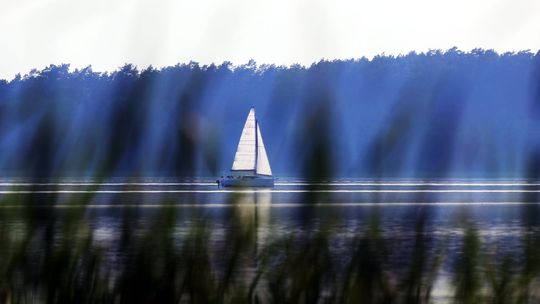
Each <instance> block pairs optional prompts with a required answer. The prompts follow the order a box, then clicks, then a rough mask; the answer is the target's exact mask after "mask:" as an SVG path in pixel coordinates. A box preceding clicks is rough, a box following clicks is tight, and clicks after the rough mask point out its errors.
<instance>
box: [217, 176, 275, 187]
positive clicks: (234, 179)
mask: <svg viewBox="0 0 540 304" xmlns="http://www.w3.org/2000/svg"><path fill="white" fill-rule="evenodd" d="M219 186H220V187H225V188H228V187H238V188H273V187H274V178H273V177H262V176H231V177H225V178H221V179H220V180H219Z"/></svg>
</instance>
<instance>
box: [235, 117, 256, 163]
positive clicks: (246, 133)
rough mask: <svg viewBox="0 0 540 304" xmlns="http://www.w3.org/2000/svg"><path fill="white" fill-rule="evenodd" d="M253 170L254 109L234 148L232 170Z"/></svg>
mask: <svg viewBox="0 0 540 304" xmlns="http://www.w3.org/2000/svg"><path fill="white" fill-rule="evenodd" d="M255 169H256V168H255V109H254V108H251V110H250V111H249V114H248V117H247V119H246V123H245V124H244V129H243V130H242V135H241V136H240V142H239V143H238V147H237V148H236V154H235V155H234V162H233V166H232V170H255Z"/></svg>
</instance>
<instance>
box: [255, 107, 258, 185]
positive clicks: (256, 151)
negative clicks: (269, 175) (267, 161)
mask: <svg viewBox="0 0 540 304" xmlns="http://www.w3.org/2000/svg"><path fill="white" fill-rule="evenodd" d="M256 117H257V116H255V170H254V172H255V175H257V162H258V161H259V136H257V134H258V133H257V131H258V129H259V122H258V121H257V118H256Z"/></svg>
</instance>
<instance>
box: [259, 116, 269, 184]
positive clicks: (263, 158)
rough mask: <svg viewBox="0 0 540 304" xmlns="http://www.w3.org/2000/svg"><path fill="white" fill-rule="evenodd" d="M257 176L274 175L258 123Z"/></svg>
mask: <svg viewBox="0 0 540 304" xmlns="http://www.w3.org/2000/svg"><path fill="white" fill-rule="evenodd" d="M257 146H258V147H257V148H258V149H257V170H256V173H257V174H262V175H272V169H270V162H268V156H267V155H266V149H265V148H264V143H263V139H262V136H261V128H260V127H259V124H258V123H257Z"/></svg>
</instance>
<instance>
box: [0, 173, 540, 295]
mask: <svg viewBox="0 0 540 304" xmlns="http://www.w3.org/2000/svg"><path fill="white" fill-rule="evenodd" d="M0 195H1V198H2V204H1V209H0V216H1V219H2V221H1V222H0V223H1V228H0V229H1V230H0V232H1V233H0V235H4V240H8V241H5V242H4V245H5V246H3V249H0V253H1V254H3V255H4V256H9V255H10V254H12V253H13V251H15V250H16V248H18V247H17V246H18V245H17V244H19V241H16V240H18V239H25V238H27V239H30V240H32V241H33V240H34V239H35V237H33V236H31V235H30V236H29V231H33V232H32V233H40V232H39V230H37V229H35V227H40V225H41V226H43V227H48V228H47V229H49V230H51V231H49V232H47V233H49V234H50V235H49V236H47V237H48V238H49V239H48V240H49V241H51V242H53V243H54V244H62V242H63V241H66V240H68V241H69V242H78V241H77V240H79V239H78V237H79V234H81V233H83V232H84V233H83V234H84V235H86V237H87V241H88V242H89V244H91V245H87V246H89V247H88V248H91V249H92V250H93V249H95V248H99V252H100V256H101V260H102V261H103V262H102V263H103V265H106V267H107V268H109V269H112V270H111V272H110V273H109V274H108V275H107V277H112V278H115V279H114V280H119V278H121V277H123V276H122V273H124V274H125V272H126V271H127V270H126V269H129V267H130V266H129V265H130V263H133V256H138V255H139V254H140V252H139V251H138V250H140V249H141V246H142V247H144V244H145V242H146V243H152V241H151V240H149V239H147V238H150V239H152V238H155V239H160V237H161V236H160V235H161V234H163V235H166V236H167V237H166V240H163V241H162V242H161V243H159V244H157V245H156V246H157V247H156V252H160V253H159V254H161V255H165V256H166V255H167V254H168V252H169V251H170V252H182V250H183V249H185V248H187V247H189V246H191V245H189V246H188V245H186V244H187V241H186V240H187V239H189V237H190V236H193V234H194V233H195V232H194V231H197V230H196V227H203V228H204V229H205V231H206V232H205V233H206V234H204V236H205V237H202V236H201V237H200V238H201V239H204V242H205V246H202V247H197V246H195V245H193V244H192V245H193V248H195V249H194V250H195V251H196V252H195V253H196V255H199V254H200V255H203V256H208V261H209V262H208V263H209V265H210V266H207V267H208V268H209V270H208V271H209V273H212V274H214V275H215V276H216V277H218V278H222V279H223V278H224V277H227V276H226V275H225V274H226V273H227V269H229V268H231V267H233V266H230V260H229V259H228V258H227V257H229V256H235V253H238V255H239V256H241V257H239V258H238V260H234V261H236V262H235V263H234V264H233V265H234V269H235V272H234V273H236V280H239V281H249V282H251V281H253V277H256V273H257V270H258V269H259V268H261V267H262V266H260V264H259V263H261V262H260V260H261V259H262V258H261V255H263V256H264V254H265V252H266V254H268V256H269V258H268V259H269V260H271V261H270V262H268V263H269V265H272V267H277V268H276V269H281V268H279V267H285V266H283V265H288V266H287V267H290V268H289V269H288V272H287V273H289V274H288V275H291V274H290V273H291V272H295V271H298V272H304V271H306V267H307V266H306V265H310V264H309V262H308V263H307V264H305V265H303V264H302V263H301V262H299V261H301V260H303V259H304V258H302V254H305V255H306V256H305V259H308V260H309V259H314V261H313V263H315V264H314V265H313V267H315V268H316V269H318V268H317V263H318V262H317V261H319V260H318V259H321V258H322V257H321V256H319V255H320V254H322V252H326V253H325V257H326V258H328V261H330V262H328V263H329V264H330V265H331V266H330V267H329V268H330V269H331V270H328V269H327V268H324V269H323V268H321V269H319V270H320V273H322V274H324V275H327V273H328V272H331V273H333V275H332V277H336V278H337V279H336V280H335V281H334V284H337V285H339V283H335V282H336V281H337V282H341V281H343V280H346V277H348V276H347V275H345V274H346V273H348V272H350V271H351V268H353V266H355V265H353V264H354V263H355V262H354V261H355V259H354V257H355V256H362V257H363V258H364V259H372V260H369V262H368V265H373V264H377V265H379V266H380V267H379V268H383V269H382V270H380V272H381V273H383V274H384V277H385V278H386V280H387V281H388V284H389V285H390V286H394V287H395V288H396V289H397V288H398V287H396V286H401V283H399V282H400V281H402V280H405V278H407V277H408V275H407V274H408V273H410V270H411V269H412V268H411V267H412V266H411V265H413V264H414V261H415V259H416V257H417V256H418V251H419V250H420V251H421V253H422V254H421V257H422V260H423V262H425V265H426V267H424V268H425V269H428V268H430V267H431V266H433V269H434V270H433V271H432V275H434V276H433V278H432V279H431V280H432V282H433V284H434V285H435V288H434V289H433V291H432V296H433V297H434V298H435V299H436V300H437V301H438V302H444V301H446V300H448V299H450V298H451V297H452V295H453V293H454V288H455V286H454V285H455V284H454V283H452V282H457V281H459V275H461V274H460V272H462V271H464V270H463V269H464V268H463V267H465V266H463V261H464V260H466V259H465V258H464V256H463V255H464V252H468V253H467V254H469V255H474V256H478V258H477V260H478V265H476V264H475V265H473V266H474V267H478V268H479V269H480V268H481V269H484V270H478V273H479V275H478V278H477V280H479V281H481V279H480V277H481V276H482V273H484V272H485V268H486V265H490V266H489V267H492V269H493V271H492V272H495V273H498V272H499V270H500V269H502V268H500V267H503V266H501V264H502V263H503V262H504V261H511V263H510V264H511V265H512V266H511V267H509V268H508V269H510V270H511V271H513V272H515V273H520V271H522V268H523V265H524V263H526V261H524V260H526V257H527V252H528V250H530V249H531V248H529V247H530V246H531V245H530V244H529V243H528V241H527V240H528V239H529V238H530V236H536V235H537V234H540V220H539V219H538V218H539V216H540V214H538V210H540V205H539V202H540V200H539V196H540V182H531V181H515V180H513V181H504V180H476V181H472V180H452V181H443V180H432V181H422V180H412V181H411V180H409V181H404V180H387V181H368V180H336V181H324V182H317V183H309V182H305V181H298V180H279V181H277V182H276V187H275V188H274V189H220V188H218V187H217V185H216V183H215V182H214V181H213V180H204V179H203V180H182V181H178V180H156V179H154V180H143V181H136V182H133V181H125V180H116V181H107V182H100V183H96V182H91V181H81V180H67V181H62V182H54V183H51V182H47V183H28V182H25V181H17V180H4V181H1V182H0ZM72 222H75V223H77V224H76V225H74V224H73V223H72ZM66 223H69V224H66ZM81 227H84V228H81ZM47 229H44V230H45V231H47ZM6 235H7V237H6ZM467 235H468V236H471V237H472V240H473V241H474V242H476V243H478V246H477V248H476V249H474V248H475V247H474V246H473V247H471V248H472V249H471V248H469V247H467V244H468V243H467V238H466V237H464V236H467ZM45 237H46V236H43V238H44V239H45ZM321 238H322V239H324V242H325V243H324V244H326V245H320V244H319V243H313V242H314V240H316V239H321ZM13 240H15V241H13ZM163 242H165V243H167V242H170V243H167V244H168V245H163V244H162V243H163ZM287 242H289V243H287ZM38 244H39V243H38ZM38 244H34V246H29V247H28V248H27V252H26V254H27V255H28V257H27V258H28V259H33V258H35V259H43V255H45V256H46V255H47V253H46V252H45V251H46V250H48V249H47V248H45V247H43V246H42V245H38ZM190 244H191V243H190ZM276 244H280V245H279V246H278V245H276ZM359 244H360V245H359ZM361 244H364V245H361ZM374 244H377V245H376V246H375V245H374ZM535 244H536V243H535ZM162 245H163V246H165V247H164V248H168V249H163V248H162V249H158V248H160V246H162ZM58 246H61V245H58ZM276 246H277V247H278V249H277V250H276V251H271V250H270V249H269V248H274V247H276ZM280 246H281V247H280ZM317 246H322V247H321V248H322V249H321V248H319V247H317ZM362 246H364V247H362ZM373 246H375V247H373ZM528 246H529V247H528ZM535 246H536V245H535ZM202 248H204V249H202ZM311 248H317V249H315V251H316V253H310V250H311ZM289 249H290V251H289ZM159 250H162V251H159ZM470 250H473V252H472V253H471V252H470ZM534 250H536V248H535V249H534ZM199 251H204V252H199ZM367 251H372V255H371V256H370V255H368V256H367V257H366V256H364V254H365V252H367ZM269 252H271V253H269ZM290 256H292V257H293V258H290ZM294 257H296V258H300V260H299V261H297V262H295V263H297V264H298V267H299V268H297V269H296V270H295V268H294V265H292V266H291V265H289V264H287V263H285V262H283V261H287V260H288V259H293V260H294ZM184 259H185V257H184ZM180 260H182V259H180ZM439 260H440V261H439ZM238 261H242V262H241V263H240V262H238ZM437 261H439V262H437ZM480 261H481V262H480ZM126 265H127V266H126ZM430 265H431V266H430ZM434 265H439V266H437V267H435V266H434ZM0 266H2V265H0ZM229 266H230V267H229ZM466 267H469V266H466ZM489 267H487V268H489ZM308 268H309V267H308ZM265 269H266V268H265ZM270 269H271V268H270ZM376 269H378V268H376ZM504 269H506V268H504ZM377 271H379V270H377ZM501 271H502V270H501ZM505 271H506V270H505ZM360 272H361V271H360ZM266 273H267V275H268V277H267V278H266V279H265V282H266V283H267V285H268V286H266V287H260V288H261V290H263V291H264V292H263V291H260V292H261V294H263V295H264V294H272V292H270V291H268V290H272V289H271V286H273V285H272V284H269V283H268V282H272V280H273V279H274V277H273V276H272V272H271V271H270V270H266ZM357 275H358V274H357ZM374 275H375V274H373V273H370V274H366V277H367V278H370V280H374V279H373V278H372V277H371V276H374ZM429 275H430V273H429V271H427V270H425V273H423V274H422V275H421V276H422V277H425V276H429ZM289 279H290V280H293V281H294V280H295V278H294V277H293V278H289ZM114 280H113V281H114ZM218 281H219V279H218ZM396 282H398V283H396ZM0 283H1V282H0ZM325 284H326V283H325ZM261 285H264V284H262V283H261ZM323 285H324V284H323ZM269 286H270V287H269ZM374 288H375V287H374ZM324 289H325V288H323V290H324ZM330 289H331V288H330ZM326 293H331V292H330V291H328V290H326V291H322V292H321V294H322V295H323V297H324V295H325V294H326ZM339 293H340V294H341V293H343V292H339ZM400 293H401V291H398V292H396V294H400ZM261 297H262V296H261Z"/></svg>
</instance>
